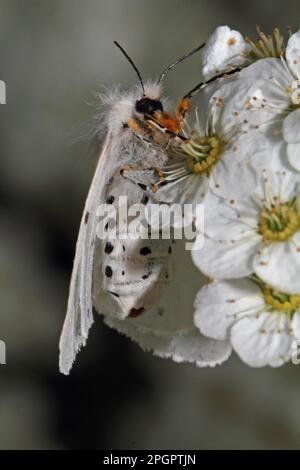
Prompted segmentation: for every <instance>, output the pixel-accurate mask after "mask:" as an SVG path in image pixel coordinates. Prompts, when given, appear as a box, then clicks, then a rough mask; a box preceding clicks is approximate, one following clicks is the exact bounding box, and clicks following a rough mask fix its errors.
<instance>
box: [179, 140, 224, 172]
mask: <svg viewBox="0 0 300 470" xmlns="http://www.w3.org/2000/svg"><path fill="white" fill-rule="evenodd" d="M177 152H178V153H180V154H181V155H182V153H183V154H184V155H185V156H187V157H188V165H189V168H190V170H191V172H192V173H195V174H198V175H204V174H205V175H208V174H209V173H210V170H211V169H212V167H213V166H214V165H215V163H216V162H217V161H218V159H219V156H220V153H221V142H220V140H219V139H218V138H217V137H216V136H210V137H199V135H197V134H195V133H194V134H192V136H191V138H190V139H189V141H188V142H183V143H182V144H181V146H180V149H177Z"/></svg>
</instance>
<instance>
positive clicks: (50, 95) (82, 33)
mask: <svg viewBox="0 0 300 470" xmlns="http://www.w3.org/2000/svg"><path fill="white" fill-rule="evenodd" d="M299 20H300V6H299V0H285V1H284V2H283V1H281V0H264V1H261V0H251V1H249V2H240V0H237V1H235V0H185V1H180V0H151V1H149V0H106V1H105V0H85V1H83V0H60V1H58V0H51V1H48V0H47V1H46V0H0V79H2V80H4V81H5V82H6V84H7V105H5V106H0V118H1V125H0V178H1V185H0V279H1V283H0V339H2V340H4V341H5V342H6V343H7V365H6V366H0V448H1V449H65V448H67V449H87V448H97V449H101V448H111V449H122V448H123V449H143V448H148V449H155V448H157V449H247V448H250V449H263V448H267V449H279V448H285V449H288V448H297V449H299V448H300V405H299V404H298V401H299V395H300V394H299V391H300V370H299V371H298V370H297V368H296V367H295V366H292V365H288V366H285V367H284V368H281V369H279V370H271V369H263V370H251V369H250V368H247V367H246V366H244V365H243V364H242V363H241V362H240V361H239V360H238V359H236V358H234V357H233V358H231V360H230V361H229V362H228V363H226V364H225V365H223V366H222V367H220V368H216V369H207V370H200V369H196V368H195V367H193V366H189V365H176V364H173V363H172V362H168V361H164V360H160V359H157V358H154V357H152V356H151V355H150V354H146V353H143V352H142V351H141V350H140V349H139V348H138V347H137V346H136V345H134V344H133V343H131V342H130V341H129V340H127V339H125V338H123V337H121V336H120V335H118V334H117V333H116V332H114V331H110V330H109V329H108V328H106V327H105V326H104V325H103V324H102V322H101V320H100V319H96V324H95V326H94V328H93V330H92V334H91V337H90V340H89V342H88V346H87V348H86V349H85V350H84V351H83V352H82V353H81V354H80V355H79V357H78V360H77V363H76V366H75V367H74V369H73V372H72V375H71V376H70V377H68V378H66V377H63V376H61V375H59V374H58V370H57V360H58V339H59V334H60V330H61V326H62V322H63V319H64V315H65V308H66V302H67V296H68V283H69V276H70V272H71V267H72V259H73V255H74V247H75V241H76V237H77V231H78V226H79V221H80V217H81V212H82V208H83V204H84V200H85V196H86V193H87V190H88V186H89V182H90V179H91V176H92V173H93V169H94V166H95V159H94V158H93V155H92V153H91V152H90V144H89V142H88V139H87V138H86V134H87V128H88V127H87V124H88V122H89V121H90V120H91V119H92V117H93V113H94V108H93V106H92V103H93V102H94V101H95V99H94V96H93V92H94V91H101V88H102V86H103V85H104V86H108V87H110V86H111V85H113V84H119V83H120V84H122V86H124V88H126V87H130V86H132V84H135V83H136V77H135V75H134V73H133V71H132V70H131V68H130V67H129V65H128V64H127V63H126V61H125V60H124V58H123V57H122V56H121V55H120V52H119V51H118V50H117V49H116V48H115V47H114V46H113V40H115V39H116V40H118V41H120V42H121V43H122V44H123V45H124V47H125V48H126V49H127V50H128V51H129V52H130V54H131V55H132V56H133V58H134V59H135V61H136V63H137V64H138V66H139V67H140V69H141V71H142V74H143V76H144V77H155V76H157V75H158V74H159V72H160V71H161V69H162V68H163V67H164V66H165V65H166V64H168V63H169V62H170V61H172V60H173V59H174V58H177V57H178V56H180V55H181V54H182V53H184V52H186V51H187V50H189V49H191V48H193V47H194V46H196V45H198V44H199V43H201V42H202V41H203V40H205V39H206V37H207V36H208V34H209V33H211V32H212V31H213V30H214V28H215V27H216V26H218V25H223V24H228V25H230V26H232V27H234V28H235V29H239V30H241V31H243V32H244V33H245V34H248V35H250V34H251V35H252V36H254V34H255V25H256V24H257V23H259V24H260V26H261V27H262V28H263V29H264V30H266V31H270V30H271V29H272V28H273V26H280V27H282V28H285V27H286V26H287V25H291V26H292V27H294V28H297V26H299V24H300V21H299ZM199 70H200V67H199V58H198V57H196V56H195V57H193V58H192V59H190V60H189V61H187V62H186V63H185V64H184V65H183V64H182V65H180V66H178V68H177V69H176V71H175V70H174V71H173V72H172V74H170V76H169V77H168V79H167V81H166V93H167V94H168V96H170V97H171V99H173V100H176V99H177V98H178V97H180V96H182V94H183V93H184V92H186V91H187V90H188V89H190V88H191V87H192V86H193V85H195V84H196V83H197V81H198V80H199V78H200V72H199Z"/></svg>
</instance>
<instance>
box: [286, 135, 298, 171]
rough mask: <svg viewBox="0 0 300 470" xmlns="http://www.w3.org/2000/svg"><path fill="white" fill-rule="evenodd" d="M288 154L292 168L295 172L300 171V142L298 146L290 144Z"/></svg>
mask: <svg viewBox="0 0 300 470" xmlns="http://www.w3.org/2000/svg"><path fill="white" fill-rule="evenodd" d="M286 152H287V158H288V161H289V163H290V164H291V166H292V167H293V168H294V169H295V170H297V171H300V142H298V143H297V144H288V145H287V149H286Z"/></svg>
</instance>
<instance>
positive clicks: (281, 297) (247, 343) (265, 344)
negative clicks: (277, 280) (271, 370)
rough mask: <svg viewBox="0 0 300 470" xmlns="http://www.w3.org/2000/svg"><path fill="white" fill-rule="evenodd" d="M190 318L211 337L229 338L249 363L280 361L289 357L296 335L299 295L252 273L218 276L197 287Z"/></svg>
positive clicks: (278, 363)
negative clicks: (225, 278) (227, 278)
mask: <svg viewBox="0 0 300 470" xmlns="http://www.w3.org/2000/svg"><path fill="white" fill-rule="evenodd" d="M194 320H195V324H196V326H197V327H198V328H199V329H200V331H201V332H202V333H203V334H204V335H206V336H208V337H209V338H214V339H217V340H230V342H231V344H232V346H233V349H234V350H235V351H236V353H237V354H238V355H239V356H240V357H241V359H242V360H243V361H244V362H245V363H246V364H248V365H249V366H252V367H263V366H267V365H270V366H273V367H278V366H281V365H283V364H284V363H285V362H287V361H289V360H290V359H291V358H292V357H293V353H294V352H295V349H294V348H295V344H297V342H298V340H299V338H300V295H293V296H291V295H289V294H285V293H282V292H277V291H275V290H273V289H272V288H269V287H268V286H266V285H264V284H263V283H262V282H261V281H260V280H259V279H255V278H254V279H253V280H251V279H239V280H231V281H216V282H214V283H212V284H210V285H207V286H205V287H203V288H202V289H201V290H200V291H199V293H198V295H197V298H196V302H195V315H194Z"/></svg>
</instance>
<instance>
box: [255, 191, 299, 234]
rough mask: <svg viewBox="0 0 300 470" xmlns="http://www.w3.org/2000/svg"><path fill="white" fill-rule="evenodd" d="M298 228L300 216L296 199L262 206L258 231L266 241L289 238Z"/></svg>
mask: <svg viewBox="0 0 300 470" xmlns="http://www.w3.org/2000/svg"><path fill="white" fill-rule="evenodd" d="M299 229H300V217H299V214H298V211H297V208H296V201H295V200H293V201H291V202H290V203H286V204H277V205H274V204H271V205H270V206H266V205H265V206H264V208H263V209H262V211H261V214H260V220H259V232H260V234H261V235H262V236H263V238H264V240H266V241H268V242H279V241H286V240H288V239H290V238H291V237H292V236H293V235H294V233H295V232H296V231H297V230H299Z"/></svg>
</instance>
